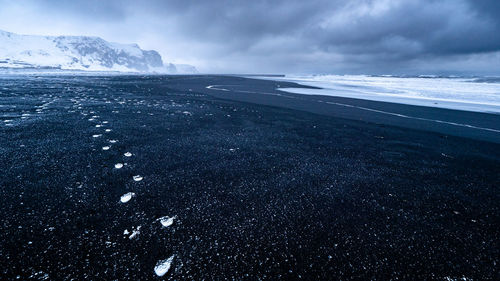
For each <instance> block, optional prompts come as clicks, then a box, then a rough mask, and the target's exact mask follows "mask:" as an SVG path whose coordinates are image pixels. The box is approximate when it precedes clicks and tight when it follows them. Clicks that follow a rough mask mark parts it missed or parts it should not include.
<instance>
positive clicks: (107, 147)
mask: <svg viewBox="0 0 500 281" xmlns="http://www.w3.org/2000/svg"><path fill="white" fill-rule="evenodd" d="M109 148H110V147H109V146H103V147H102V150H109Z"/></svg>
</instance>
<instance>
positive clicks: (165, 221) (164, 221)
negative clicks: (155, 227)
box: [158, 216, 176, 227]
mask: <svg viewBox="0 0 500 281" xmlns="http://www.w3.org/2000/svg"><path fill="white" fill-rule="evenodd" d="M175 218H176V217H175V216H173V217H169V216H164V217H161V218H159V219H158V220H159V221H160V223H161V225H162V226H163V227H169V226H171V225H172V224H173V223H174V219H175Z"/></svg>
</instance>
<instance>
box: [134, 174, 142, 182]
mask: <svg viewBox="0 0 500 281" xmlns="http://www.w3.org/2000/svg"><path fill="white" fill-rule="evenodd" d="M133 179H134V181H142V177H141V176H139V175H137V176H134V177H133Z"/></svg>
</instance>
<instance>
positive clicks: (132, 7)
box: [0, 0, 500, 73]
mask: <svg viewBox="0 0 500 281" xmlns="http://www.w3.org/2000/svg"><path fill="white" fill-rule="evenodd" d="M1 2H2V1H1V0H0V4H1ZM26 5H31V6H33V7H36V9H35V10H37V9H38V10H40V11H42V10H43V11H44V12H46V11H52V12H53V13H54V15H55V16H56V17H59V18H61V19H64V20H65V21H68V22H72V21H75V22H76V23H75V25H83V24H84V23H85V22H88V23H89V26H91V27H92V28H93V29H94V30H95V31H96V35H100V36H103V37H105V39H108V40H119V41H124V38H130V40H137V41H139V42H138V43H140V44H141V45H147V47H151V48H154V49H158V50H159V51H160V52H161V53H162V54H163V55H164V56H167V57H168V56H173V57H171V58H173V59H177V60H179V61H180V62H195V63H196V62H198V63H199V64H200V67H199V68H200V69H201V70H202V71H203V70H204V71H215V72H248V71H252V72H269V71H275V72H290V71H293V72H335V73H344V72H365V73H366V72H370V71H371V72H383V73H391V72H405V71H424V70H422V69H421V68H422V67H427V68H429V70H433V69H439V68H440V67H439V66H443V65H446V66H448V67H450V68H451V69H449V71H450V72H460V71H462V72H464V71H465V72H466V71H467V65H469V66H470V67H469V68H470V69H474V70H475V71H477V66H474V65H473V64H474V61H473V60H471V59H470V58H471V57H474V56H479V55H480V57H481V58H482V59H481V64H480V65H481V67H482V69H484V71H490V72H495V70H494V67H493V64H494V63H498V52H500V36H498V34H500V2H499V1H497V0H479V1H476V0H392V1H390V0H329V1H327V0H316V1H303V0H276V1H266V0H255V1H227V0H212V1H186V0H183V1H181V0H170V1H161V0H149V1H132V0H123V1H114V0H113V1H97V0H90V1H89V0H86V1H83V0H75V1H62V0H60V1H49V0H43V1H27V2H26ZM1 26H2V20H0V28H2V27H1ZM82 28H84V27H82ZM82 28H79V29H78V31H79V30H81V29H82ZM14 31H15V30H14ZM72 32H74V31H72V30H70V28H68V33H72ZM109 37H111V38H109ZM125 42H126V41H125ZM488 56H491V58H492V59H491V64H492V65H490V66H488V64H487V63H486V62H487V61H488V59H487V57H488ZM485 58H486V59H485ZM461 62H462V63H461ZM465 62H467V63H465ZM478 65H479V64H478ZM442 71H446V70H442ZM495 73H498V70H497V71H496V72H495Z"/></svg>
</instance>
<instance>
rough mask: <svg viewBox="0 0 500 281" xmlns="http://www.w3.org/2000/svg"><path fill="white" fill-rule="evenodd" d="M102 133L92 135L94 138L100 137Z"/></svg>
mask: <svg viewBox="0 0 500 281" xmlns="http://www.w3.org/2000/svg"><path fill="white" fill-rule="evenodd" d="M101 136H102V135H101V134H98V135H92V137H93V138H98V137H101Z"/></svg>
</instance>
